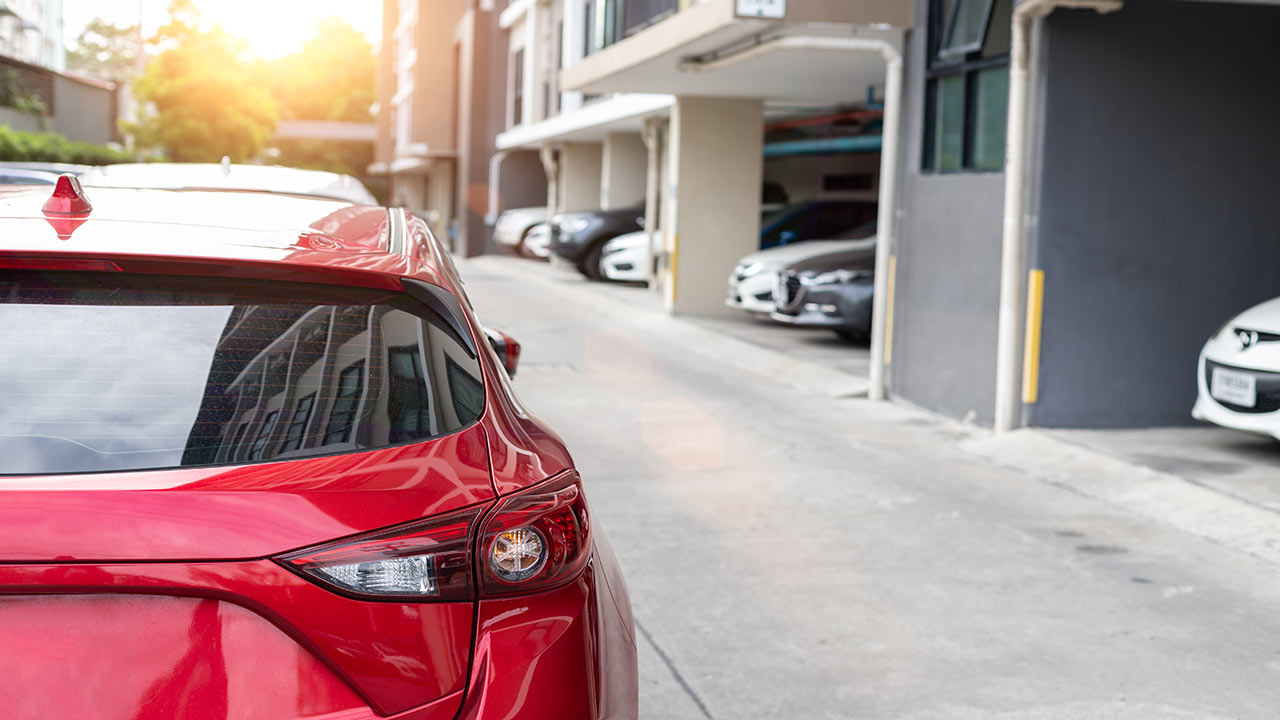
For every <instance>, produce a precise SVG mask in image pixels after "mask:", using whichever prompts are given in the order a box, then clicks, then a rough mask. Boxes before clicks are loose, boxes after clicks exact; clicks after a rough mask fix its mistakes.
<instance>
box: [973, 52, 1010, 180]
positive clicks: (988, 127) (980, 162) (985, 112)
mask: <svg viewBox="0 0 1280 720" xmlns="http://www.w3.org/2000/svg"><path fill="white" fill-rule="evenodd" d="M973 83H974V88H973V96H974V108H973V112H974V117H973V127H974V132H973V163H972V164H973V167H974V168H976V169H978V170H999V169H1000V168H1002V167H1003V166H1004V150H1005V147H1004V140H1005V125H1006V124H1007V123H1008V118H1009V115H1008V108H1007V103H1006V99H1007V98H1008V97H1009V66H1008V65H1001V66H1000V67H993V68H988V69H987V70H982V71H980V72H977V73H975V74H974V76H973Z"/></svg>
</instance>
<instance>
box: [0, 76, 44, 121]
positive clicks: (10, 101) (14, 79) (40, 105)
mask: <svg viewBox="0 0 1280 720" xmlns="http://www.w3.org/2000/svg"><path fill="white" fill-rule="evenodd" d="M0 105H3V106H5V107H11V108H13V109H15V110H17V111H18V112H24V113H27V114H28V115H37V116H39V117H41V118H43V117H44V116H46V115H48V114H49V108H48V107H47V106H45V104H44V99H43V98H41V97H40V96H39V95H37V94H35V93H33V92H23V91H22V83H21V82H20V81H19V76H18V71H17V70H9V71H7V72H5V74H4V77H3V78H0Z"/></svg>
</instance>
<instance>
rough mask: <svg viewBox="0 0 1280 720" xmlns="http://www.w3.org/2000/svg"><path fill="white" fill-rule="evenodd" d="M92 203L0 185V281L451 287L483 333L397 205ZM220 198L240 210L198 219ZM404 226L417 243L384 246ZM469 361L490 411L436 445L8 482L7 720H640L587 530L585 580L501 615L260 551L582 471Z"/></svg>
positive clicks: (628, 659) (609, 585)
mask: <svg viewBox="0 0 1280 720" xmlns="http://www.w3.org/2000/svg"><path fill="white" fill-rule="evenodd" d="M89 193H90V195H91V196H92V199H93V204H94V210H93V211H92V213H91V214H90V216H89V218H88V219H84V218H77V223H78V224H77V225H76V226H75V227H74V228H70V232H69V233H67V232H60V231H65V230H67V228H66V227H62V228H55V227H54V226H53V225H52V224H51V222H46V219H45V218H42V217H41V215H40V204H41V203H42V202H43V200H44V199H45V195H43V194H42V193H30V192H18V193H8V192H0V227H3V228H4V235H3V237H4V240H3V247H0V268H14V267H26V266H27V265H24V263H30V262H33V261H36V262H38V261H53V262H54V264H56V262H57V261H59V260H73V259H74V260H85V259H93V260H101V261H103V262H107V263H111V264H112V265H113V266H115V267H118V268H119V269H120V270H121V271H123V272H128V273H160V274H180V275H187V274H196V275H212V276H231V277H238V278H263V279H273V280H281V281H294V282H297V281H308V282H328V283H334V284H339V285H359V286H365V287H379V288H387V289H397V290H398V289H399V288H400V281H401V279H402V278H413V279H417V280H422V281H425V282H429V283H433V284H435V285H439V286H441V287H444V288H446V289H449V291H450V292H452V293H454V294H455V295H456V296H457V297H458V299H459V301H460V304H461V307H462V309H463V314H464V316H465V320H466V323H467V324H469V325H470V326H471V330H472V335H473V339H474V338H483V336H482V335H481V334H480V332H479V329H480V328H479V324H478V322H477V321H476V319H475V317H474V313H473V311H472V310H471V307H470V304H469V302H468V301H467V299H466V297H465V295H463V294H462V293H461V291H460V290H458V289H457V288H459V287H460V281H459V280H458V278H457V274H456V272H455V271H454V270H453V267H452V264H451V262H450V261H449V260H448V258H447V255H445V254H444V253H443V251H442V250H441V249H440V247H439V246H438V244H437V243H435V241H434V240H433V239H431V238H430V235H429V231H427V230H426V227H425V225H423V224H422V223H421V221H419V220H418V219H416V218H414V217H413V216H411V215H409V214H408V213H405V212H403V211H400V210H390V211H388V210H386V209H382V208H369V207H360V206H348V205H344V204H342V203H331V202H325V201H314V200H306V199H297V198H275V197H265V199H264V198H263V197H259V196H256V195H252V194H247V193H246V194H240V193H231V194H224V193H205V192H165V191H142V192H138V191H129V190H97V189H90V191H89ZM213 200H216V201H217V203H219V204H223V205H225V203H230V204H231V205H233V206H235V205H239V206H242V207H241V209H242V210H243V214H236V215H234V217H233V218H232V219H231V220H225V219H221V218H218V219H214V218H208V217H206V218H205V219H206V220H207V221H208V222H209V223H210V224H209V225H201V224H199V222H198V221H199V218H200V217H201V216H202V215H203V216H207V215H208V214H209V211H208V210H201V209H200V208H201V207H203V206H204V205H206V204H208V203H209V202H211V201H213ZM224 212H225V210H224ZM308 213H310V216H311V217H310V219H306V218H307V217H308ZM299 218H302V219H304V220H306V222H305V223H304V224H302V225H301V227H302V228H304V229H302V230H298V229H297V228H298V227H299V226H300V223H301V222H302V220H299ZM53 219H56V218H49V220H50V221H52V220H53ZM140 219H145V221H140ZM397 228H398V229H397ZM397 232H400V233H402V235H401V242H403V243H405V244H406V245H407V247H402V248H396V247H395V240H396V233H397ZM60 234H61V235H62V236H64V237H60ZM476 346H477V348H478V349H479V350H480V368H481V372H482V374H483V377H484V385H485V399H484V402H485V408H484V412H483V414H482V416H481V418H480V420H479V421H478V422H477V423H475V424H473V425H472V426H470V427H467V428H465V429H463V430H461V431H459V432H456V433H454V434H452V435H447V436H445V437H441V438H436V439H433V440H429V441H426V442H419V443H414V444H406V445H399V446H394V447H388V448H382V449H375V450H365V451H360V452H353V453H348V454H339V455H329V456H323V457H313V458H305V459H296V460H287V461H271V462H260V463H253V464H241V465H232V466H219V467H195V468H180V469H169V470H146V471H128V472H112V473H87V474H75V475H58V476H37V477H14V476H9V477H4V478H0V700H3V701H4V707H5V716H6V717H15V718H38V717H40V718H42V717H51V716H64V717H86V718H88V717H93V718H116V717H119V718H135V719H144V718H162V717H163V718H170V717H198V718H209V719H211V720H214V719H218V718H232V717H234V718H319V717H323V718H326V719H329V720H337V719H339V718H341V719H343V720H348V719H349V720H355V719H356V718H361V719H363V718H374V717H396V718H412V719H414V720H445V719H446V718H454V717H462V718H467V719H468V720H499V719H502V720H528V719H530V718H556V719H557V720H576V719H577V718H593V719H594V718H600V719H603V718H635V717H636V716H637V700H636V695H637V688H636V662H635V642H634V633H633V630H632V619H631V614H630V604H629V601H628V600H627V598H626V589H625V585H624V584H623V581H622V576H621V574H620V572H619V570H618V568H617V562H616V560H615V559H614V558H613V555H612V551H611V550H609V549H608V545H607V542H605V541H604V537H603V535H601V534H599V532H598V529H594V530H593V531H592V537H593V543H594V552H593V554H592V558H591V562H590V564H589V566H588V567H587V569H586V570H584V571H583V572H582V573H581V574H580V575H578V576H577V577H576V578H575V579H571V580H570V581H569V582H568V584H566V585H564V586H562V587H560V588H559V589H555V590H551V591H548V592H543V593H538V594H534V595H524V596H513V597H506V598H502V599H484V598H477V599H474V600H472V601H467V602H403V601H371V600H361V599H356V598H353V597H347V596H344V595H341V594H338V593H336V592H334V591H332V590H329V589H326V588H325V587H322V586H321V585H320V584H318V583H317V582H313V581H312V580H309V579H307V578H305V577H303V576H302V575H301V574H299V573H296V572H294V571H291V570H289V569H286V567H285V566H284V565H282V564H281V563H279V562H277V561H275V560H273V559H271V558H272V557H273V556H278V555H281V554H283V553H286V552H289V551H292V550H297V549H299V548H303V547H306V546H310V545H315V544H318V543H324V542H329V541H333V540H336V539H339V538H344V537H348V536H353V535H360V534H364V533H368V532H371V531H374V530H378V529H382V528H387V527H390V526H395V525H399V524H403V523H408V522H413V521H417V520H420V519H423V518H429V517H433V516H437V515H441V514H444V513H448V512H450V511H453V510H457V509H459V508H465V507H473V506H475V507H488V506H490V505H491V504H492V503H494V502H495V500H496V499H497V498H498V497H500V496H503V495H507V494H510V493H512V492H516V491H519V490H521V489H523V488H527V487H530V486H532V485H535V484H537V483H540V482H542V481H544V480H546V479H547V478H550V477H552V476H555V475H557V474H558V473H561V472H563V471H565V470H570V469H572V467H573V463H572V459H571V458H570V456H569V453H568V451H567V449H566V448H565V446H564V443H563V442H562V441H561V440H560V439H559V437H557V436H556V435H555V433H554V432H552V431H551V430H550V429H549V428H547V427H546V426H545V425H544V424H543V423H541V422H540V421H538V420H537V419H536V418H534V417H532V416H531V415H530V414H529V413H528V412H527V411H526V410H525V409H524V408H523V406H522V405H521V404H520V402H519V401H518V400H517V399H516V397H515V395H514V393H513V392H512V390H511V387H510V384H509V382H510V381H509V378H508V377H507V374H506V372H505V371H504V370H503V369H502V368H501V366H500V365H499V363H498V360H497V358H496V356H495V355H494V354H493V352H492V350H491V349H490V347H489V345H488V343H487V342H483V340H481V341H480V342H477V343H476ZM19 648H20V649H21V650H17V649H19Z"/></svg>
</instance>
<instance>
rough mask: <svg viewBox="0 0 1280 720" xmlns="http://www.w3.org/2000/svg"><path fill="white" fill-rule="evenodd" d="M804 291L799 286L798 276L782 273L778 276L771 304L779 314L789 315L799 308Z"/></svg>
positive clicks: (792, 273) (791, 273)
mask: <svg viewBox="0 0 1280 720" xmlns="http://www.w3.org/2000/svg"><path fill="white" fill-rule="evenodd" d="M803 295H804V289H803V287H802V286H801V284H800V276H799V275H797V274H795V273H794V272H784V273H782V274H781V275H779V276H778V286H777V288H776V289H774V291H773V304H774V305H776V306H777V307H778V311H779V312H783V313H787V314H790V315H794V314H795V310H796V309H797V308H799V307H800V301H801V299H802V297H803Z"/></svg>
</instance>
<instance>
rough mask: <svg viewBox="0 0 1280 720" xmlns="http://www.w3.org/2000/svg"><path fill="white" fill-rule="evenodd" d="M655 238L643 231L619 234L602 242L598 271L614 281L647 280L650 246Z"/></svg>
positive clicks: (650, 259)
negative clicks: (602, 247)
mask: <svg viewBox="0 0 1280 720" xmlns="http://www.w3.org/2000/svg"><path fill="white" fill-rule="evenodd" d="M656 240H657V237H656V235H655V237H653V238H650V237H649V235H648V234H646V233H645V232H644V231H641V232H634V233H627V234H626V235H619V236H618V237H616V238H614V239H612V240H610V241H609V242H607V243H605V244H604V252H603V253H602V254H601V256H600V271H601V272H602V273H603V274H604V276H605V277H606V278H608V279H610V280H613V281H616V282H648V281H649V263H650V262H652V257H653V256H652V254H651V253H650V247H652V243H653V242H656Z"/></svg>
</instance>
